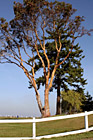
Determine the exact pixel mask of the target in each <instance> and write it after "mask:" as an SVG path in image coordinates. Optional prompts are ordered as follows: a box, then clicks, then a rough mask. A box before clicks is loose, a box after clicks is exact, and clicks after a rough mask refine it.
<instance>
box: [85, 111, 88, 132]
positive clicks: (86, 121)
mask: <svg viewBox="0 0 93 140" xmlns="http://www.w3.org/2000/svg"><path fill="white" fill-rule="evenodd" d="M85 129H86V131H87V130H88V114H87V111H85Z"/></svg>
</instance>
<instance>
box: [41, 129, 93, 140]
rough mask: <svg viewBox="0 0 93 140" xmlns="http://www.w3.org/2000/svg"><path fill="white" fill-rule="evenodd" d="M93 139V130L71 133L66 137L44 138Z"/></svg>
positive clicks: (59, 139) (57, 139) (54, 139)
mask: <svg viewBox="0 0 93 140" xmlns="http://www.w3.org/2000/svg"><path fill="white" fill-rule="evenodd" d="M87 139H88V140H93V131H91V132H87V133H82V134H77V135H69V136H64V137H57V138H50V139H42V140H87Z"/></svg>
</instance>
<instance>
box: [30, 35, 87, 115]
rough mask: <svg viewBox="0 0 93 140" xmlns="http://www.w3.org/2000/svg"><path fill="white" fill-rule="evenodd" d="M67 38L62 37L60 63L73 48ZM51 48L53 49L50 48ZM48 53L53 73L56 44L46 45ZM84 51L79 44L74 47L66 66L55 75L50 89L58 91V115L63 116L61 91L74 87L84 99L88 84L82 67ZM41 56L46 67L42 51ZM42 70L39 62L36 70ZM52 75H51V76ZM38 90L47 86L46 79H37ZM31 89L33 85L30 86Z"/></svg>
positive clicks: (59, 68) (60, 67)
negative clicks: (85, 88)
mask: <svg viewBox="0 0 93 140" xmlns="http://www.w3.org/2000/svg"><path fill="white" fill-rule="evenodd" d="M63 38H66V36H62V38H61V42H62V50H61V52H60V55H59V60H58V61H59V63H60V62H62V60H63V59H64V58H65V56H66V55H67V54H68V52H69V46H71V42H70V40H66V39H63ZM50 46H51V47H50ZM46 51H47V56H48V58H49V59H50V64H51V72H52V70H53V68H54V64H55V59H56V55H57V53H56V46H55V43H54V42H51V43H47V44H46ZM82 53H83V50H82V49H81V48H80V46H79V45H78V44H77V45H75V46H74V47H73V51H72V52H71V54H70V56H69V58H68V59H67V60H66V61H65V62H64V65H60V66H59V67H58V68H57V70H56V73H55V76H54V80H53V86H52V88H51V89H50V92H51V91H53V90H54V89H56V90H57V104H56V114H61V104H60V100H61V90H64V91H68V90H69V89H70V87H72V88H73V89H74V90H75V91H77V92H79V93H80V94H82V98H83V96H84V94H83V93H84V85H85V84H86V80H85V79H84V78H83V68H82V67H81V60H82V59H83V58H84V55H82ZM41 55H42V58H43V60H44V61H45V63H46V65H47V62H46V59H45V57H44V55H43V52H42V51H41ZM35 59H38V56H36V58H35ZM38 69H42V64H41V62H40V61H39V60H38V64H37V65H36V67H35V70H36V71H37V70H38ZM50 75H51V74H50ZM36 82H37V85H38V88H40V85H42V86H44V85H45V78H44V76H43V75H42V77H39V78H37V79H36ZM30 87H32V86H31V84H30Z"/></svg>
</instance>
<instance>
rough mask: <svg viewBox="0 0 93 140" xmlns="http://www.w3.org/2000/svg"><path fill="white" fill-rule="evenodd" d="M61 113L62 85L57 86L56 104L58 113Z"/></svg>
mask: <svg viewBox="0 0 93 140" xmlns="http://www.w3.org/2000/svg"><path fill="white" fill-rule="evenodd" d="M59 114H61V105H60V86H58V88H57V104H56V115H59Z"/></svg>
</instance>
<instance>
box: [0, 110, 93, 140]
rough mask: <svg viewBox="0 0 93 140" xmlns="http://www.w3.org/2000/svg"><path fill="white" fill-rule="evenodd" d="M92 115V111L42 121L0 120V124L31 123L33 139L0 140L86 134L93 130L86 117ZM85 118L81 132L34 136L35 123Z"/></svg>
mask: <svg viewBox="0 0 93 140" xmlns="http://www.w3.org/2000/svg"><path fill="white" fill-rule="evenodd" d="M91 114H93V111H90V112H85V113H79V114H73V115H65V116H58V117H49V118H42V119H35V118H33V119H24V120H23V119H22V120H0V123H33V132H32V133H33V137H23V138H22V137H20V138H18V137H16V138H15V137H12V138H11V137H9V138H0V140H25V139H28V140H29V139H34V140H37V139H38V140H39V139H41V138H51V137H59V136H66V135H70V134H78V133H83V132H88V131H91V130H93V127H88V115H91ZM82 116H85V128H84V129H81V130H76V131H70V132H64V133H58V134H52V135H44V136H38V137H37V136H36V123H37V122H45V121H53V120H61V119H68V118H75V117H82Z"/></svg>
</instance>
